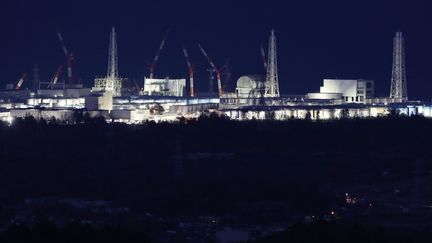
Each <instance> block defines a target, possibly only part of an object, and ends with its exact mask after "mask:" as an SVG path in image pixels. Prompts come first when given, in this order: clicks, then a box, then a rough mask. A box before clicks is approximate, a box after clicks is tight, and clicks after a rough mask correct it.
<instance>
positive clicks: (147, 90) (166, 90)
mask: <svg viewBox="0 0 432 243" xmlns="http://www.w3.org/2000/svg"><path fill="white" fill-rule="evenodd" d="M185 88H186V79H169V78H166V79H149V78H144V95H155V96H176V97H182V96H184V91H185Z"/></svg>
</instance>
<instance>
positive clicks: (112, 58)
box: [95, 27, 123, 96]
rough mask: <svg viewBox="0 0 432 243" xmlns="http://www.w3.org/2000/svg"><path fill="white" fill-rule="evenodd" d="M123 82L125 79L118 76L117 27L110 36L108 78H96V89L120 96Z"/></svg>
mask: <svg viewBox="0 0 432 243" xmlns="http://www.w3.org/2000/svg"><path fill="white" fill-rule="evenodd" d="M122 82H123V79H122V78H120V77H119V74H118V59H117V34H116V31H115V27H113V28H112V31H111V35H110V45H109V57H108V72H107V76H106V78H96V79H95V87H97V88H101V89H104V90H109V91H113V95H114V96H120V95H121V88H122Z"/></svg>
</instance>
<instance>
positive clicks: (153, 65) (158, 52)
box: [150, 29, 170, 79]
mask: <svg viewBox="0 0 432 243" xmlns="http://www.w3.org/2000/svg"><path fill="white" fill-rule="evenodd" d="M169 31H170V30H169V29H168V30H167V31H166V32H165V35H164V38H163V39H162V42H161V44H160V46H159V49H158V51H157V52H156V56H155V58H154V59H153V62H152V64H150V79H152V78H154V70H155V68H156V64H157V62H158V60H159V56H160V53H161V51H162V49H163V48H164V46H165V42H166V39H167V38H168V34H169Z"/></svg>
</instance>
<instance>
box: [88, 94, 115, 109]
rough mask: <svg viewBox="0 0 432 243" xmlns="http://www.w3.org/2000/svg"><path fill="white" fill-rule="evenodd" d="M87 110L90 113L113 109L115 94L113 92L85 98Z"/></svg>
mask: <svg viewBox="0 0 432 243" xmlns="http://www.w3.org/2000/svg"><path fill="white" fill-rule="evenodd" d="M85 108H86V109H87V110H90V111H94V110H106V111H111V110H112V109H113V94H112V91H105V92H100V93H93V94H92V95H89V96H86V97H85Z"/></svg>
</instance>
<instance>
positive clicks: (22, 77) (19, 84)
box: [15, 73, 27, 90]
mask: <svg viewBox="0 0 432 243" xmlns="http://www.w3.org/2000/svg"><path fill="white" fill-rule="evenodd" d="M26 79H27V73H24V74H23V75H22V76H21V78H20V79H19V80H18V82H17V84H16V86H15V90H20V89H21V86H22V84H23V83H24V81H25V80H26Z"/></svg>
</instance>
